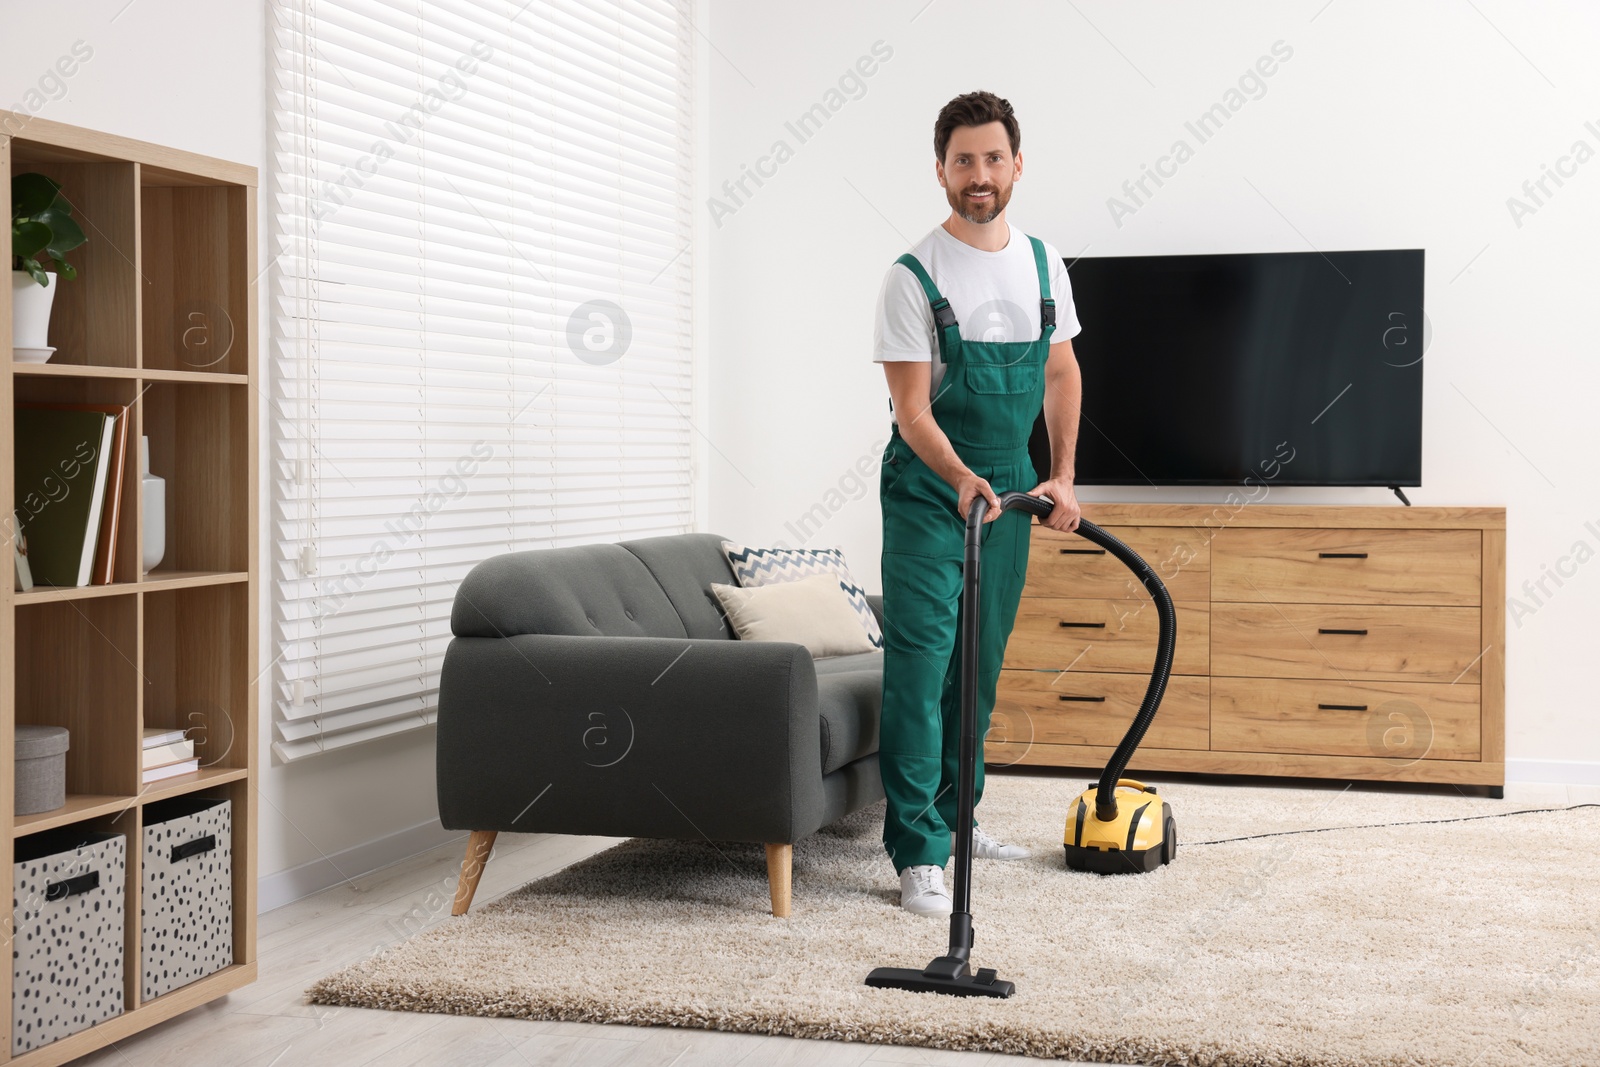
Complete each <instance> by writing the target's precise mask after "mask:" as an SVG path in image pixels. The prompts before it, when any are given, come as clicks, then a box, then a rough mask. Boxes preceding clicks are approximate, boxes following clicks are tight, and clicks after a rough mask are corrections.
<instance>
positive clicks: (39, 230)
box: [11, 220, 51, 259]
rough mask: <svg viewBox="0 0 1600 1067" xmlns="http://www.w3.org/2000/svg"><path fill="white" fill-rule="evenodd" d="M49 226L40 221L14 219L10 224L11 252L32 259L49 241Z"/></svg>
mask: <svg viewBox="0 0 1600 1067" xmlns="http://www.w3.org/2000/svg"><path fill="white" fill-rule="evenodd" d="M50 236H51V235H50V227H48V226H46V225H45V224H44V223H42V222H32V221H27V220H23V221H16V222H13V223H12V224H11V254H12V255H14V256H20V257H22V258H23V259H32V258H33V257H35V256H37V255H38V254H39V253H40V252H43V251H44V249H45V246H46V245H48V244H49V243H50Z"/></svg>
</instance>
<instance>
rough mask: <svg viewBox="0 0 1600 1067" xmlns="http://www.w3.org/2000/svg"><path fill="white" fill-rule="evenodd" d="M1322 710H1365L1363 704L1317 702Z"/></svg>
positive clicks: (1365, 707)
mask: <svg viewBox="0 0 1600 1067" xmlns="http://www.w3.org/2000/svg"><path fill="white" fill-rule="evenodd" d="M1317 707H1319V708H1321V709H1322V710H1323V711H1366V710H1367V706H1366V705H1365V704H1318V705H1317Z"/></svg>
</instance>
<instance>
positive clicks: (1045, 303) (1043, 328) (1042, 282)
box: [1028, 234, 1056, 338]
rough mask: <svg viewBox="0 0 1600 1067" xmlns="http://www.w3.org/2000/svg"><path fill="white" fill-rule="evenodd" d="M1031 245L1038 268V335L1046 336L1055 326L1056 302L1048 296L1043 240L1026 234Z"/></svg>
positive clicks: (1048, 286)
mask: <svg viewBox="0 0 1600 1067" xmlns="http://www.w3.org/2000/svg"><path fill="white" fill-rule="evenodd" d="M1028 241H1029V243H1031V244H1032V245H1033V265H1034V266H1035V267H1037V268H1038V270H1039V336H1040V337H1041V338H1043V337H1047V336H1049V334H1050V331H1051V330H1054V329H1055V327H1056V302H1055V300H1053V299H1052V298H1051V296H1050V264H1049V261H1048V259H1047V258H1046V257H1045V252H1044V242H1043V241H1041V240H1039V239H1038V238H1037V237H1034V236H1033V235H1032V234H1029V235H1028Z"/></svg>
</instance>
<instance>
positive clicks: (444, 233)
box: [267, 0, 694, 760]
mask: <svg viewBox="0 0 1600 1067" xmlns="http://www.w3.org/2000/svg"><path fill="white" fill-rule="evenodd" d="M271 14H272V20H273V24H272V31H273V34H274V41H273V54H274V63H273V71H272V82H271V85H270V87H269V88H270V93H271V110H272V116H271V118H272V125H271V130H270V136H271V138H272V143H271V157H272V179H273V184H272V188H271V190H270V201H269V202H270V205H271V208H270V214H271V218H272V227H271V232H272V244H271V246H270V249H269V251H270V254H271V257H272V258H271V266H270V268H269V269H270V270H271V271H272V273H273V275H274V279H273V284H272V289H271V293H272V300H271V305H270V309H269V316H270V323H271V326H272V338H271V349H270V352H271V371H272V395H271V409H270V412H269V418H268V420H267V422H268V426H269V433H270V448H271V464H272V466H271V471H270V480H271V484H272V490H273V501H272V503H273V507H272V512H271V522H272V534H271V541H272V543H273V545H274V551H273V557H274V558H273V560H272V565H273V571H272V578H273V589H274V597H273V601H274V603H273V608H274V615H273V620H272V628H273V641H274V651H275V653H276V659H275V661H274V664H273V667H272V671H273V680H272V687H273V706H274V718H275V723H274V725H275V736H274V741H273V748H274V750H275V751H276V752H277V753H278V755H279V756H280V757H281V758H283V759H285V760H294V759H299V758H302V757H305V756H308V755H312V754H315V753H318V752H322V751H325V750H328V749H332V748H338V747H343V746H347V745H351V744H355V743H358V742H361V741H366V740H369V739H372V738H376V737H381V736H384V735H388V734H393V733H396V732H399V731H402V730H409V729H413V728H416V727H419V726H422V725H424V724H426V723H429V722H432V721H433V718H434V714H435V707H436V700H437V694H438V679H439V666H440V663H441V662H442V660H443V656H444V649H445V645H446V644H447V643H448V642H449V639H450V621H449V620H450V608H451V602H452V599H453V597H454V596H455V592H456V588H457V586H458V584H459V583H460V581H461V578H462V577H463V576H464V575H465V574H466V572H467V571H468V570H469V569H470V568H471V567H472V566H473V564H475V563H477V562H479V561H480V560H484V559H487V558H488V557H490V556H493V555H496V554H498V553H501V552H508V551H514V550H521V549H527V548H543V547H553V546H560V545H567V544H581V543H591V542H597V541H615V540H623V539H626V538H629V537H641V536H648V535H652V534H658V533H674V532H680V531H683V530H687V529H690V528H691V526H692V514H691V504H692V498H691V472H690V449H691V438H692V436H693V434H694V430H693V428H692V425H693V417H694V412H693V410H692V406H691V389H692V357H691V348H690V343H691V337H690V298H691V291H690V280H691V262H692V259H691V255H692V250H691V249H690V234H691V211H692V208H691V201H690V177H691V172H690V167H691V131H690V119H691V114H692V111H691V101H690V89H691V85H692V82H693V71H692V69H691V63H692V49H691V48H690V45H691V40H690V34H691V32H692V30H691V27H690V24H689V21H688V13H687V12H686V10H684V8H683V5H682V2H680V0H615V2H595V0H586V2H577V0H571V2H564V0H552V2H540V0H533V2H531V3H522V2H520V0H519V2H515V3H513V2H504V3H501V2H495V0H479V2H473V0H437V2H415V0H413V2H401V0H394V2H388V3H383V2H377V0H274V3H273V6H272V9H271Z"/></svg>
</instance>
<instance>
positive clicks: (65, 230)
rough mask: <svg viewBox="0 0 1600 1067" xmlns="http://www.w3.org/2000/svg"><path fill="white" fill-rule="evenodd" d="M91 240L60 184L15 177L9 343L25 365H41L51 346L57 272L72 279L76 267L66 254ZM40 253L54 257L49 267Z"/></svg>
mask: <svg viewBox="0 0 1600 1067" xmlns="http://www.w3.org/2000/svg"><path fill="white" fill-rule="evenodd" d="M85 240H87V238H86V237H84V235H83V230H82V229H81V228H80V227H79V226H78V224H77V222H75V221H74V220H73V218H72V205H71V204H70V203H68V202H67V200H66V198H64V197H63V196H62V195H61V183H60V182H58V181H56V180H55V179H54V178H50V177H46V176H45V175H43V174H37V173H32V172H30V173H27V174H17V175H14V176H13V177H12V179H11V267H12V270H11V347H12V350H13V353H14V358H15V359H16V360H17V361H18V362H21V363H43V362H44V361H45V360H47V359H49V358H50V354H51V353H52V352H54V351H55V349H53V348H51V347H50V306H51V304H52V303H54V301H55V295H56V289H55V286H54V285H52V284H51V283H52V282H53V281H54V280H55V279H56V277H57V275H58V274H59V275H60V277H62V278H64V279H67V280H68V281H70V280H71V279H73V278H76V277H77V276H78V271H77V268H75V267H73V265H72V264H70V263H68V262H67V261H66V260H65V259H63V258H62V256H63V255H64V254H65V253H67V252H70V251H71V250H72V249H74V248H77V247H78V246H79V245H81V244H83V243H84V241H85ZM41 257H43V258H44V259H45V260H49V261H52V262H53V263H54V265H55V267H56V270H54V271H49V270H46V269H45V267H44V263H43V262H41Z"/></svg>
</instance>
